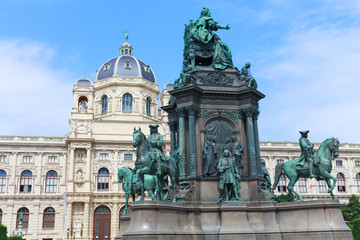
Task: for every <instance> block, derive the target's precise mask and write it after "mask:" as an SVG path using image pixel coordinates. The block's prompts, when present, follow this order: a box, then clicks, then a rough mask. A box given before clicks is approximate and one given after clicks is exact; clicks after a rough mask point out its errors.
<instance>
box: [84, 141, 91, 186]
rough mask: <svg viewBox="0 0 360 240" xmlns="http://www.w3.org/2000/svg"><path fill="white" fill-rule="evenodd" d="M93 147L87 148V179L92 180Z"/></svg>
mask: <svg viewBox="0 0 360 240" xmlns="http://www.w3.org/2000/svg"><path fill="white" fill-rule="evenodd" d="M91 164H92V162H91V148H87V149H86V179H85V180H86V181H88V182H91Z"/></svg>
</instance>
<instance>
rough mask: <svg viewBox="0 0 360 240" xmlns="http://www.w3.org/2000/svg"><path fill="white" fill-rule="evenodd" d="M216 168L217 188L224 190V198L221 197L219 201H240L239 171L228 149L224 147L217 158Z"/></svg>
mask: <svg viewBox="0 0 360 240" xmlns="http://www.w3.org/2000/svg"><path fill="white" fill-rule="evenodd" d="M217 168H218V170H219V173H220V179H219V188H220V189H224V190H225V199H224V197H221V198H220V199H219V202H221V201H223V200H225V201H242V200H241V198H240V188H241V180H240V178H241V172H240V170H239V169H238V168H237V167H236V165H235V160H234V158H233V157H231V153H230V151H229V150H228V149H225V150H224V152H223V154H222V157H221V158H220V160H219V165H218V167H217Z"/></svg>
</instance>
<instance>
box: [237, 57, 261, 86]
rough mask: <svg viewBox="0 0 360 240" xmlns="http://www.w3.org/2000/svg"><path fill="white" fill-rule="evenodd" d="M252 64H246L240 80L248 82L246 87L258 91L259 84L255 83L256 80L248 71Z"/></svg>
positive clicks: (242, 69)
mask: <svg viewBox="0 0 360 240" xmlns="http://www.w3.org/2000/svg"><path fill="white" fill-rule="evenodd" d="M250 66H251V64H250V63H249V62H247V63H245V66H244V67H243V68H241V72H240V77H239V78H240V80H243V81H245V82H246V85H247V86H248V87H250V88H255V89H257V83H256V81H255V78H254V77H253V76H251V75H250V73H249V71H248V69H249V68H250Z"/></svg>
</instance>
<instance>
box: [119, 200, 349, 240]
mask: <svg viewBox="0 0 360 240" xmlns="http://www.w3.org/2000/svg"><path fill="white" fill-rule="evenodd" d="M124 220H125V219H124ZM115 239H124V240H127V239H129V240H130V239H131V240H132V239H154V240H155V239H171V240H177V239H179V240H180V239H194V240H195V239H196V240H198V239H199V240H200V239H201V240H203V239H204V240H213V239H214V240H215V239H229V240H230V239H252V240H255V239H256V240H258V239H264V240H265V239H274V240H275V239H276V240H277V239H279V240H280V239H281V240H284V239H297V240H298V239H306V240H311V239H334V240H335V239H336V240H341V239H344V240H345V239H346V240H349V239H353V235H352V233H351V230H350V229H349V228H348V227H347V225H346V224H345V222H344V219H343V216H342V212H341V204H340V203H339V202H338V201H334V200H319V201H307V202H291V203H273V202H245V203H242V204H221V205H219V204H216V203H205V204H194V203H183V204H172V203H167V202H152V201H150V202H147V201H146V202H144V203H142V204H134V205H133V206H132V213H131V220H130V223H129V227H128V229H127V230H126V231H125V232H123V231H121V232H120V233H119V235H118V236H117V237H116V238H115Z"/></svg>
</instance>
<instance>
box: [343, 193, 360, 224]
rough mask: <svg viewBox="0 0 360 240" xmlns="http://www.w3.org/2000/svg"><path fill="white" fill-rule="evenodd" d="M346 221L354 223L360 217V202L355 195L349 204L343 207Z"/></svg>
mask: <svg viewBox="0 0 360 240" xmlns="http://www.w3.org/2000/svg"><path fill="white" fill-rule="evenodd" d="M342 212H343V215H344V219H345V221H350V222H351V221H353V220H354V219H356V218H359V217H360V200H359V198H358V197H356V196H355V195H354V194H353V195H352V196H351V197H350V198H349V203H347V204H344V205H343V206H342Z"/></svg>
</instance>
